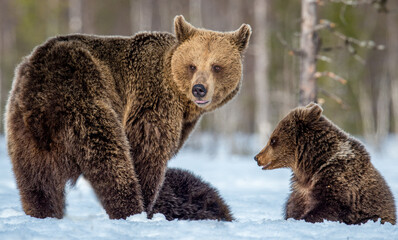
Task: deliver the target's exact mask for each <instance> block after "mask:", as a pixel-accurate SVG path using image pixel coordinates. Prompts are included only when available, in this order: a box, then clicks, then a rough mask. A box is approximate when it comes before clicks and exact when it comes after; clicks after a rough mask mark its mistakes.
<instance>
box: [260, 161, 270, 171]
mask: <svg viewBox="0 0 398 240" xmlns="http://www.w3.org/2000/svg"><path fill="white" fill-rule="evenodd" d="M270 165H271V162H269V163H267V164H265V165H264V166H263V168H262V169H263V170H267V169H268V167H269V166H270Z"/></svg>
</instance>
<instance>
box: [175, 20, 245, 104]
mask: <svg viewBox="0 0 398 240" xmlns="http://www.w3.org/2000/svg"><path fill="white" fill-rule="evenodd" d="M174 25H175V34H176V38H177V42H178V43H177V44H178V46H177V47H176V49H175V51H174V53H173V56H172V59H171V70H172V75H173V78H174V81H175V82H176V84H177V86H178V88H179V90H180V91H181V92H182V93H183V94H184V95H186V96H187V98H188V99H190V100H191V101H192V102H194V103H195V104H196V105H197V106H199V107H200V108H202V109H204V110H206V111H210V110H213V109H215V108H217V107H219V106H220V105H222V104H224V103H225V102H227V101H228V100H230V99H231V98H232V97H233V96H235V95H236V93H237V92H238V90H239V87H240V81H241V78H242V53H243V51H244V50H245V49H246V47H247V45H248V42H249V38H250V35H251V28H250V26H249V25H247V24H243V25H242V26H241V27H240V28H239V29H238V30H236V31H235V32H225V33H222V32H215V31H210V30H205V29H198V28H195V27H193V26H192V25H191V24H189V23H188V22H186V21H185V19H184V17H183V16H177V17H176V18H175V19H174Z"/></svg>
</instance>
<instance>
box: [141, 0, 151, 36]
mask: <svg viewBox="0 0 398 240" xmlns="http://www.w3.org/2000/svg"><path fill="white" fill-rule="evenodd" d="M139 16H140V18H139V30H140V31H151V30H152V0H139Z"/></svg>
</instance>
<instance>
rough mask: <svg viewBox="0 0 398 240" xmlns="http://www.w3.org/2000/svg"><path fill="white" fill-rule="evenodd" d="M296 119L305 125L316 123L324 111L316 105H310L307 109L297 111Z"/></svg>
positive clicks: (301, 108) (300, 108) (302, 108)
mask: <svg viewBox="0 0 398 240" xmlns="http://www.w3.org/2000/svg"><path fill="white" fill-rule="evenodd" d="M295 111H296V114H295V115H296V119H297V120H299V121H303V122H305V123H310V122H315V121H317V120H319V118H320V117H321V116H322V112H323V109H322V107H321V106H319V105H318V104H316V103H313V102H312V103H310V104H308V105H307V106H305V107H299V108H297V109H296V110H295Z"/></svg>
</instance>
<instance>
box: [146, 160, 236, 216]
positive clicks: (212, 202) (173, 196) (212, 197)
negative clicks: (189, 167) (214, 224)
mask: <svg viewBox="0 0 398 240" xmlns="http://www.w3.org/2000/svg"><path fill="white" fill-rule="evenodd" d="M153 213H162V214H163V215H165V217H166V219H167V220H174V219H179V220H204V219H213V220H221V221H232V220H233V217H232V214H231V212H230V210H229V207H228V205H227V204H225V202H224V200H223V199H222V198H221V197H220V195H219V193H218V192H217V190H216V189H215V188H213V187H212V186H210V184H208V183H206V182H203V180H202V179H201V178H200V177H197V176H195V175H194V174H192V173H191V172H189V171H186V170H182V169H176V168H169V169H167V172H166V177H165V180H164V183H163V186H162V189H161V190H160V193H159V197H158V200H157V201H156V203H155V205H154V207H153ZM150 217H151V216H150Z"/></svg>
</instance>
